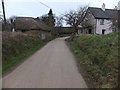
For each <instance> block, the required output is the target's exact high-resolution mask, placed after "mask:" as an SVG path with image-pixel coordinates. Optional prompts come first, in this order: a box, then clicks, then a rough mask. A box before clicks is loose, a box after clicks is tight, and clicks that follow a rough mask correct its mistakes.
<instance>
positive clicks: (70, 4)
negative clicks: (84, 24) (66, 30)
mask: <svg viewBox="0 0 120 90" xmlns="http://www.w3.org/2000/svg"><path fill="white" fill-rule="evenodd" d="M4 1H5V10H6V17H7V18H8V17H11V16H26V17H38V16H41V15H44V14H47V13H48V11H49V9H50V8H52V9H53V13H54V14H56V15H57V16H59V15H61V14H64V13H65V12H67V11H69V10H77V9H78V8H79V7H81V6H85V5H89V6H91V7H101V5H102V4H103V3H105V4H106V8H110V9H113V8H114V7H115V6H118V1H120V0H4ZM40 2H42V3H44V4H46V5H47V6H49V7H50V8H48V7H47V6H44V5H43V4H41V3H40ZM0 3H1V2H0ZM0 8H1V4H0ZM0 10H1V14H2V9H0Z"/></svg>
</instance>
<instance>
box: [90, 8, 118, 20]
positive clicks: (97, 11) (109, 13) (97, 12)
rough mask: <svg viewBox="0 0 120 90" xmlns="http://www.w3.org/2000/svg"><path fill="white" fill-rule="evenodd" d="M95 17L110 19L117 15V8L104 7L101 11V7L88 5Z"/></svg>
mask: <svg viewBox="0 0 120 90" xmlns="http://www.w3.org/2000/svg"><path fill="white" fill-rule="evenodd" d="M88 9H89V10H90V11H91V13H92V14H93V16H94V17H95V18H100V19H101V18H104V19H112V18H117V17H118V10H115V9H105V11H103V10H102V9H101V8H96V7H89V8H88Z"/></svg>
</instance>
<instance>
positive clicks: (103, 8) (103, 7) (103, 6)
mask: <svg viewBox="0 0 120 90" xmlns="http://www.w3.org/2000/svg"><path fill="white" fill-rule="evenodd" d="M102 10H103V11H105V3H103V5H102Z"/></svg>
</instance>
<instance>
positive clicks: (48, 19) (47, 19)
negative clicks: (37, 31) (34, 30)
mask: <svg viewBox="0 0 120 90" xmlns="http://www.w3.org/2000/svg"><path fill="white" fill-rule="evenodd" d="M37 19H39V20H41V21H43V22H44V23H45V24H47V25H48V26H50V27H54V26H55V15H54V14H53V12H52V9H50V11H49V12H48V14H45V15H42V16H41V17H37Z"/></svg>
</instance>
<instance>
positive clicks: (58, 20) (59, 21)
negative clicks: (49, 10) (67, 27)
mask: <svg viewBox="0 0 120 90" xmlns="http://www.w3.org/2000/svg"><path fill="white" fill-rule="evenodd" d="M55 21H56V22H55V26H56V27H62V26H63V18H62V17H60V16H59V17H58V16H56V17H55Z"/></svg>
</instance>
